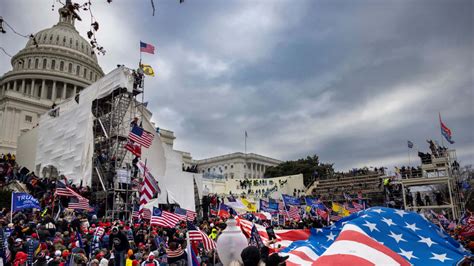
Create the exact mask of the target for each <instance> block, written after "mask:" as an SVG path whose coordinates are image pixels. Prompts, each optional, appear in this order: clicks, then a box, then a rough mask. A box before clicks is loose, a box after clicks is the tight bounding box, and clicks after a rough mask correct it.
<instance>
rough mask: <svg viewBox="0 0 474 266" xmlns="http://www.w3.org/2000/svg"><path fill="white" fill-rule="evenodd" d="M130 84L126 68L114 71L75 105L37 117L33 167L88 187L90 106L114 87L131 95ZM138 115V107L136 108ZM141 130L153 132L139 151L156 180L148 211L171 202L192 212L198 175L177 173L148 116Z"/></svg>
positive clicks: (173, 156)
mask: <svg viewBox="0 0 474 266" xmlns="http://www.w3.org/2000/svg"><path fill="white" fill-rule="evenodd" d="M132 86H133V80H132V77H131V72H130V70H128V69H127V68H124V67H120V68H117V69H115V70H113V71H112V72H110V73H109V74H107V75H106V76H104V77H103V78H101V79H100V80H98V81H97V82H95V83H94V84H92V85H91V86H89V87H87V88H86V89H85V90H84V91H82V92H81V93H80V99H79V104H77V103H76V101H74V100H70V101H67V102H65V103H63V104H61V105H60V106H59V110H60V111H59V116H57V117H52V116H50V115H48V114H45V115H43V116H41V118H40V121H39V127H38V142H37V155H36V165H41V170H42V168H44V167H46V166H50V165H51V166H54V167H56V168H57V169H58V172H59V174H62V175H65V176H66V177H67V178H68V180H70V181H72V182H73V183H74V184H79V183H80V182H81V181H82V182H83V185H90V184H91V176H92V168H93V165H92V157H93V153H94V144H93V143H94V135H93V121H94V116H93V114H92V112H91V109H92V102H93V101H94V100H95V99H100V98H102V97H105V96H107V95H109V94H110V93H111V92H112V91H113V90H115V89H117V88H119V87H126V88H127V89H128V90H129V92H131V90H132ZM138 111H140V108H138ZM141 122H142V125H143V128H144V129H145V130H147V131H149V132H153V134H154V135H155V138H154V139H153V143H152V145H151V147H150V148H148V149H147V148H142V158H141V160H142V161H146V162H147V167H148V168H149V169H150V172H151V173H152V175H153V176H154V177H155V179H156V180H157V181H158V184H159V186H160V188H161V194H159V196H158V198H157V199H153V200H152V201H151V202H150V204H149V206H157V205H158V203H168V202H169V203H177V204H179V205H180V206H181V207H182V208H185V209H188V210H192V211H195V202H194V179H196V182H197V185H198V188H199V191H198V192H199V196H200V197H202V190H201V188H202V176H201V175H200V174H195V173H188V172H183V171H182V163H183V160H182V154H181V153H180V152H177V151H175V150H173V148H172V146H171V145H167V144H164V143H162V141H161V139H160V137H159V135H158V133H156V130H155V126H154V125H153V124H152V122H151V121H150V117H148V118H144V119H143V121H141Z"/></svg>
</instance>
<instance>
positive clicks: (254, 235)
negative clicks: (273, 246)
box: [249, 224, 265, 249]
mask: <svg viewBox="0 0 474 266" xmlns="http://www.w3.org/2000/svg"><path fill="white" fill-rule="evenodd" d="M249 241H250V245H251V246H256V247H258V248H259V249H260V248H262V247H264V246H265V245H264V244H263V241H262V238H261V237H260V234H259V233H258V230H257V227H256V226H255V224H254V225H253V226H252V230H251V231H250V239H249Z"/></svg>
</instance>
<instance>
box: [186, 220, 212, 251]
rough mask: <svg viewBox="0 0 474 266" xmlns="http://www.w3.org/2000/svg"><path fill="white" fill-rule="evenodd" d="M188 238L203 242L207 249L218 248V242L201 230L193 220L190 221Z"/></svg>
mask: <svg viewBox="0 0 474 266" xmlns="http://www.w3.org/2000/svg"><path fill="white" fill-rule="evenodd" d="M188 238H189V240H190V241H199V242H202V244H203V246H204V248H205V249H206V250H213V249H215V248H216V242H214V240H212V239H210V238H209V236H207V235H206V234H204V233H203V232H202V231H201V230H199V229H198V228H197V227H196V226H194V225H193V224H192V223H191V222H188Z"/></svg>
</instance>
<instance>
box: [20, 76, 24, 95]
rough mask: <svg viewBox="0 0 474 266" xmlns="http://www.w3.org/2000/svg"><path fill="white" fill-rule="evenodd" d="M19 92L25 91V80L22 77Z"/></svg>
mask: <svg viewBox="0 0 474 266" xmlns="http://www.w3.org/2000/svg"><path fill="white" fill-rule="evenodd" d="M20 92H21V93H25V80H24V79H22V80H21V88H20Z"/></svg>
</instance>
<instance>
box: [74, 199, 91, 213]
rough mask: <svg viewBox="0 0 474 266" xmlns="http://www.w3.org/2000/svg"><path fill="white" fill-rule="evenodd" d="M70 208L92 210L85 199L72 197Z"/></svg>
mask: <svg viewBox="0 0 474 266" xmlns="http://www.w3.org/2000/svg"><path fill="white" fill-rule="evenodd" d="M68 208H70V209H75V210H87V211H90V210H92V208H91V206H89V201H88V200H87V199H85V198H83V197H81V198H76V197H72V198H71V200H70V201H69V205H68Z"/></svg>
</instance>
